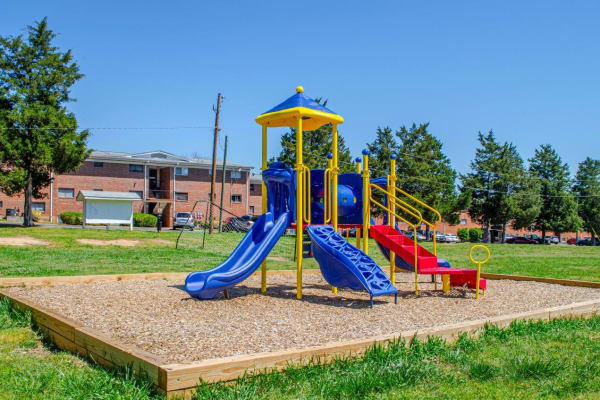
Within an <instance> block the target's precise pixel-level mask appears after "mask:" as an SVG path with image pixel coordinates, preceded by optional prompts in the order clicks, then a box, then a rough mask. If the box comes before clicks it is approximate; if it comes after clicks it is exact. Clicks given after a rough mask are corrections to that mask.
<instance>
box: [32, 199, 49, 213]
mask: <svg viewBox="0 0 600 400" xmlns="http://www.w3.org/2000/svg"><path fill="white" fill-rule="evenodd" d="M31 209H33V210H38V211H41V212H43V213H45V212H46V203H44V202H43V201H34V202H33V203H31Z"/></svg>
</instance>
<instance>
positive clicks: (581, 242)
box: [577, 237, 600, 246]
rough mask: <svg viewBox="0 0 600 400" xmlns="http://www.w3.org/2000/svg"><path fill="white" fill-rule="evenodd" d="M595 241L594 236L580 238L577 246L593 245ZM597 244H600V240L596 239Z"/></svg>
mask: <svg viewBox="0 0 600 400" xmlns="http://www.w3.org/2000/svg"><path fill="white" fill-rule="evenodd" d="M593 245H594V243H592V238H590V237H588V238H584V239H579V240H578V241H577V246H593ZM596 246H600V240H598V239H596Z"/></svg>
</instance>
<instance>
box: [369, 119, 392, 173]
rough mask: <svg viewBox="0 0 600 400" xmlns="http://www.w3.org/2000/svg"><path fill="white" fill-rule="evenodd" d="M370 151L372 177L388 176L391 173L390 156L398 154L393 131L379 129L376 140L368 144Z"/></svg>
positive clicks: (388, 128)
mask: <svg viewBox="0 0 600 400" xmlns="http://www.w3.org/2000/svg"><path fill="white" fill-rule="evenodd" d="M367 149H368V150H369V170H370V171H371V176H373V177H379V176H386V175H387V174H388V173H389V171H390V156H391V155H392V154H394V155H396V154H397V153H398V143H397V142H396V139H395V138H394V134H393V132H392V129H391V128H390V127H388V126H386V127H385V128H381V127H378V128H377V131H376V132H375V139H374V140H373V141H372V142H371V143H367Z"/></svg>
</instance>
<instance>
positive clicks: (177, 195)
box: [175, 192, 188, 201]
mask: <svg viewBox="0 0 600 400" xmlns="http://www.w3.org/2000/svg"><path fill="white" fill-rule="evenodd" d="M187 199H188V194H187V193H183V192H175V200H183V201H187Z"/></svg>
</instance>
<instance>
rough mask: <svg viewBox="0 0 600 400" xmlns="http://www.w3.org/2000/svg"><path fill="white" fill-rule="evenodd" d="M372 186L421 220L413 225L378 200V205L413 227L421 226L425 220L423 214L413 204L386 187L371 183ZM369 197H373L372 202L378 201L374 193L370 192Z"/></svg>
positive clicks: (397, 205)
mask: <svg viewBox="0 0 600 400" xmlns="http://www.w3.org/2000/svg"><path fill="white" fill-rule="evenodd" d="M371 187H374V188H375V189H377V190H380V191H382V192H383V193H384V194H385V195H386V196H387V198H388V201H389V202H393V203H394V205H395V206H396V207H400V208H401V209H402V210H404V211H405V212H407V213H408V214H410V215H411V216H413V217H414V218H417V219H418V220H419V222H418V224H416V225H414V226H413V224H411V223H410V222H408V221H407V220H406V218H403V217H401V216H399V215H398V214H396V213H395V212H393V211H392V210H391V209H388V208H387V207H385V206H383V205H382V204H381V203H379V202H377V205H378V206H380V207H382V208H384V209H385V210H386V211H389V212H390V213H392V215H394V216H395V217H396V218H400V219H401V220H402V221H404V222H405V223H407V224H408V225H410V226H411V227H415V226H416V227H419V226H420V225H421V222H422V221H423V216H422V215H421V212H420V211H419V210H418V209H417V208H415V207H414V206H412V205H410V204H409V203H407V202H405V201H404V200H402V199H399V198H398V197H396V196H395V195H393V194H392V193H390V192H389V191H387V190H385V189H384V188H382V187H381V186H379V185H376V184H374V183H371ZM369 197H370V199H371V201H372V202H376V200H374V199H373V196H372V193H370V196H369Z"/></svg>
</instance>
